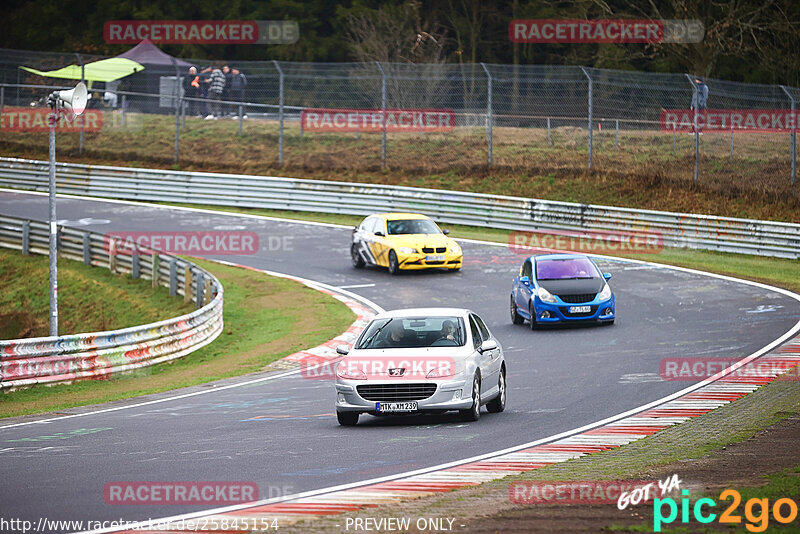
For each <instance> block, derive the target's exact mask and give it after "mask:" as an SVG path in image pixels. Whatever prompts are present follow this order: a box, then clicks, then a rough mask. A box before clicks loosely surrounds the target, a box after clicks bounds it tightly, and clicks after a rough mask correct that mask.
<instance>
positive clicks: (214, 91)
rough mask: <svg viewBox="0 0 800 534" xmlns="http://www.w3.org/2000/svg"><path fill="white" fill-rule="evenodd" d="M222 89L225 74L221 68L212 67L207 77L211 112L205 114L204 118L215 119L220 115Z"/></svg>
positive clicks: (223, 88)
mask: <svg viewBox="0 0 800 534" xmlns="http://www.w3.org/2000/svg"><path fill="white" fill-rule="evenodd" d="M224 90H225V75H224V74H223V73H222V71H221V70H219V69H218V68H216V67H214V68H213V69H212V70H211V76H209V77H208V101H209V106H210V107H211V113H209V114H208V115H207V116H206V120H211V119H216V118H218V117H220V116H222V108H221V107H220V106H221V103H220V101H221V100H222V93H223V91H224Z"/></svg>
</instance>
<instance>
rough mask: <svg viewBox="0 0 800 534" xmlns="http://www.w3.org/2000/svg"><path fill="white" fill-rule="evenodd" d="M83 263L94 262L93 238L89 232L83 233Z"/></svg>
mask: <svg viewBox="0 0 800 534" xmlns="http://www.w3.org/2000/svg"><path fill="white" fill-rule="evenodd" d="M83 264H84V265H91V264H92V238H91V235H90V234H89V232H84V233H83Z"/></svg>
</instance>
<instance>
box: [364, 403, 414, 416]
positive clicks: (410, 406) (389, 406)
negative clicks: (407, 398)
mask: <svg viewBox="0 0 800 534" xmlns="http://www.w3.org/2000/svg"><path fill="white" fill-rule="evenodd" d="M417 410H418V408H417V403H416V402H376V403H375V411H376V412H384V413H389V412H416V411H417Z"/></svg>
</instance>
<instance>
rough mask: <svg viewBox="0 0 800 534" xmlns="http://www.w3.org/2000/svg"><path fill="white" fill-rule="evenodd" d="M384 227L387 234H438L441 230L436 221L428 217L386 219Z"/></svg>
mask: <svg viewBox="0 0 800 534" xmlns="http://www.w3.org/2000/svg"><path fill="white" fill-rule="evenodd" d="M386 229H387V230H388V231H389V235H399V234H440V233H441V231H440V230H439V227H438V226H436V223H434V222H433V221H431V220H430V219H402V220H397V221H386Z"/></svg>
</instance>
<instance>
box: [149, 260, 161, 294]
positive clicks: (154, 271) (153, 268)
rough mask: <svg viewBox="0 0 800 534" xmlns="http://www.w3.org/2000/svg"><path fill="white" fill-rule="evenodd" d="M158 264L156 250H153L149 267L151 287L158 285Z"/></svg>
mask: <svg viewBox="0 0 800 534" xmlns="http://www.w3.org/2000/svg"><path fill="white" fill-rule="evenodd" d="M158 264H159V257H158V252H155V251H154V252H153V265H152V266H151V267H150V270H151V282H152V287H153V289H155V288H157V287H158Z"/></svg>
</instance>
